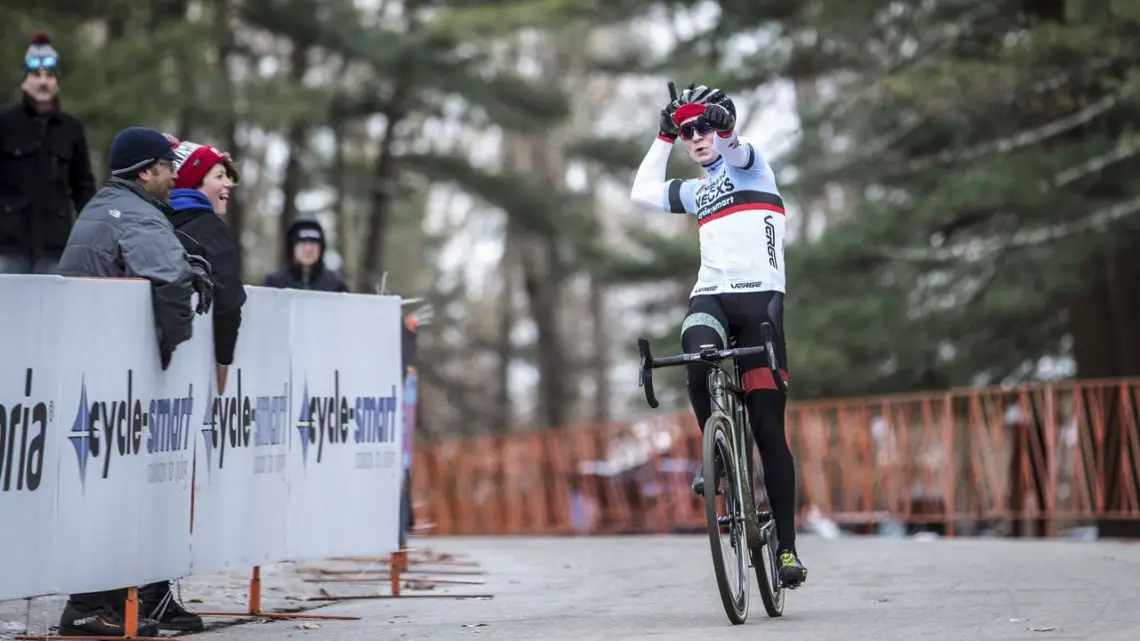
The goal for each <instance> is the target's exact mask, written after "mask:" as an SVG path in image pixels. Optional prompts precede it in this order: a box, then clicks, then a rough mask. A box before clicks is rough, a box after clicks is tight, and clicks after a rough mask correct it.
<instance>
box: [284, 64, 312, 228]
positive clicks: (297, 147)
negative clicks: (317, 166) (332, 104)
mask: <svg viewBox="0 0 1140 641" xmlns="http://www.w3.org/2000/svg"><path fill="white" fill-rule="evenodd" d="M308 53H309V49H308V47H307V46H304V45H303V44H301V43H296V42H295V43H293V51H292V52H291V53H290V54H289V74H290V78H291V79H292V80H293V82H295V83H297V84H298V85H300V84H301V83H302V82H303V81H304V79H305V73H306V72H308V70H309V56H308ZM308 132H309V127H308V124H307V123H305V122H303V121H302V120H300V119H298V120H295V121H294V122H293V123H292V124H291V125H289V134H288V136H287V139H288V142H289V145H288V151H287V153H288V154H289V159H288V160H287V161H286V163H285V179H284V180H283V181H282V183H281V197H282V203H281V218H280V219H279V220H278V221H277V230H278V234H279V236H278V241H279V242H280V243H281V244H282V245H284V244H285V237H286V236H287V235H288V231H289V226H290V225H292V224H293V221H294V219H296V218H297V194H299V193H301V186H302V184H303V183H304V175H303V174H302V172H301V155H302V154H303V153H304V150H305V140H306V138H307V136H308Z"/></svg>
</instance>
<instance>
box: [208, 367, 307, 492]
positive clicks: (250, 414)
mask: <svg viewBox="0 0 1140 641" xmlns="http://www.w3.org/2000/svg"><path fill="white" fill-rule="evenodd" d="M234 383H235V386H234V388H233V389H234V392H235V393H234V394H233V395H232V396H229V395H221V396H214V390H213V388H211V389H210V398H209V400H208V401H207V403H208V408H209V409H208V411H207V412H206V413H205V416H204V417H203V420H202V441H203V445H204V446H205V448H204V449H205V452H206V470H207V477H209V476H210V475H212V474H213V471H214V469H215V463H216V467H217V469H219V470H221V469H225V467H226V455H227V454H229V455H230V457H231V458H232V457H233V456H235V455H238V454H237V452H235V450H237V451H238V452H240V451H242V450H250V449H252V451H253V453H254V454H253V473H254V474H274V473H282V472H284V471H285V451H284V448H283V447H282V448H279V449H280V450H281V451H271V450H269V449H267V448H272V447H274V446H283V445H285V441H286V437H288V435H289V384H288V383H285V384H284V385H283V390H282V393H281V394H280V395H272V396H249V395H247V394H246V389H245V384H244V381H243V377H242V371H241V369H240V368H239V369H238V370H237V376H236V380H235V381H234Z"/></svg>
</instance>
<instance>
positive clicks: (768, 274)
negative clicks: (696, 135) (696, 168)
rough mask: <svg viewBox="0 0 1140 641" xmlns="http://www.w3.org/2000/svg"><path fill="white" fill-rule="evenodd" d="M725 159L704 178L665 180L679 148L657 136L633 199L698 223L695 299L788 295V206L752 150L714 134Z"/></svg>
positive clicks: (732, 136)
mask: <svg viewBox="0 0 1140 641" xmlns="http://www.w3.org/2000/svg"><path fill="white" fill-rule="evenodd" d="M710 135H712V138H713V147H714V148H715V149H716V150H717V152H719V153H720V158H718V159H717V160H716V161H715V162H713V163H711V164H709V165H707V166H706V167H705V171H706V175H705V177H704V178H693V179H689V180H666V178H665V170H666V168H667V166H668V163H669V153H670V152H671V151H673V142H672V141H670V140H668V139H666V138H663V137H660V136H658V138H657V140H655V141H654V142H653V145H652V146H651V147H650V148H649V152H648V153H646V154H645V159H644V160H642V161H641V166H640V167H638V169H637V175H636V176H635V177H634V179H633V188H632V189H631V191H630V197H631V198H632V199H633V200H634V201H636V202H638V203H641V204H644V205H647V206H650V207H655V208H659V209H661V210H662V211H665V212H670V213H674V214H692V215H694V216H696V217H697V229H698V233H699V235H700V243H701V269H700V272H699V273H698V274H697V283H696V285H694V286H693V291H692V292H691V293H690V294H689V296H690V297H693V296H699V295H704V294H720V293H744V292H756V291H777V292H781V293H784V292H785V286H786V283H785V277H784V231H785V226H786V221H785V218H784V201H783V200H782V199H781V198H780V191H779V189H778V188H777V187H776V176H775V174H773V173H772V168H771V167H769V166H768V162H767V161H766V160H765V159H764V157H763V156H761V155H760V153H759V152H757V151H756V149H755V148H754V147H753V146H752V144H751V143H749V142H747V141H746V140H743V139H741V138H739V137H737V135H736V133H735V132H732V133H730V135H729V136H728V137H724V136H721V135H720V134H715V133H714V134H710Z"/></svg>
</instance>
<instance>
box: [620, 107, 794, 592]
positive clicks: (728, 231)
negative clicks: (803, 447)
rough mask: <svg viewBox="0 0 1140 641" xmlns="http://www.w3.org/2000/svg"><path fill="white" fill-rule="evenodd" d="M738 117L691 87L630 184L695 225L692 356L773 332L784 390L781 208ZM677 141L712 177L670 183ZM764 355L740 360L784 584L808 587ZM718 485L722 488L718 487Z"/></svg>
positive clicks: (697, 400) (688, 332) (698, 384)
mask: <svg viewBox="0 0 1140 641" xmlns="http://www.w3.org/2000/svg"><path fill="white" fill-rule="evenodd" d="M735 128H736V107H735V105H734V104H733V102H732V100H731V99H729V98H728V96H726V95H725V93H724V92H723V91H720V90H718V89H712V88H709V87H706V86H703V85H702V86H690V87H689V88H688V89H686V90H685V91H683V92H682V93H681V96H680V97H679V98H677V99H675V100H673V101H672V102H671V103H669V105H668V106H667V107H666V108H664V109H662V110H661V112H660V121H659V131H658V133H657V140H655V141H654V142H653V145H652V146H651V147H650V148H649V152H648V153H647V154H646V155H645V159H644V160H642V162H641V166H640V167H638V169H637V174H636V176H635V177H634V180H633V188H632V189H631V191H630V197H631V198H632V199H633V200H634V201H635V202H638V203H640V204H643V205H646V206H649V207H654V208H658V209H661V210H663V211H665V212H669V213H674V214H690V215H692V216H695V217H696V219H697V230H698V234H699V236H700V246H701V268H700V271H699V273H698V274H697V282H696V285H695V286H694V287H693V290H692V292H691V294H690V297H689V311H688V314H687V316H686V318H685V321H684V323H683V324H682V327H681V344H682V347H683V349H684V350H685V351H686V352H696V351H699V350H700V349H701V346H702V345H714V346H716V347H717V348H718V349H724V348H727V347H728V343H729V337H730V336H734V337H735V338H736V341H737V346H738V347H756V346H760V345H763V344H764V339H763V336H762V335H761V329H760V328H761V325H762V324H764V323H770V324H771V325H772V328H773V330H774V332H775V336H774V337H773V338H774V341H773V342H774V343H775V346H776V352H777V354H776V356H777V358H778V359H779V363H780V365H781V371H780V376H781V377H783V378H784V380H785V381H786V380H787V370H786V369H784V368H786V367H787V358H786V353H787V348H786V345H785V342H784V291H785V278H784V229H785V221H784V203H783V200H781V198H780V191H779V188H778V187H777V186H776V177H775V175H774V174H773V172H772V168H771V167H769V166H768V163H767V161H766V160H765V159H764V157H763V156H762V155H761V154H760V152H759V151H757V150H756V148H755V147H753V146H752V144H751V143H750V142H748V141H746V140H744V139H742V138H740V137H739V136H738V135H737V132H736V131H735ZM678 137H680V138H681V141H682V143H683V144H684V146H685V151H686V152H687V153H688V156H689V158H690V159H691V160H692V161H693V162H695V163H698V164H699V165H701V167H703V168H704V172H705V175H704V176H703V177H701V178H694V179H689V180H679V179H674V180H667V179H666V176H665V172H666V168H667V166H668V162H669V154H670V152H672V150H673V145H674V143H675V142H676V140H677V138H678ZM766 359H767V357H766V356H765V355H763V354H761V355H759V356H754V357H748V358H742V359H740V363H739V365H740V371H741V376H742V378H743V381H742V382H743V385H744V388H745V391H746V392H747V409H748V417H749V422H750V423H751V427H752V432H753V434H754V435H755V438H756V445H757V447H758V448H759V450H760V459H761V462H762V463H763V466H764V483H765V486H766V488H767V491H768V499H769V502H770V503H771V505H772V513H773V516H774V517H775V520H776V531H777V536H778V538H779V554H778V556H779V560H780V578H781V580H782V581H783V582H784V583H785V584H796V585H798V584H801V583H803V582H804V581H805V580H806V579H807V568H805V567H804V565H803V564H802V563H801V562H800V560H799V556H798V554H797V552H796V532H795V499H796V472H795V463H794V461H793V460H792V453H791V450H790V449H789V448H788V441H787V436H786V434H785V432H784V405H785V402H786V397H785V393H784V392H781V391H780V390H779V389H778V388H777V386H776V382H775V380H774V379H773V377H772V373H771V371H770V369H769V368H768V363H767V360H766ZM708 367H709V365H708V364H706V363H694V364H691V365H689V366H687V368H686V379H687V385H688V392H689V402H690V403H691V405H692V407H693V412H694V413H695V414H696V415H697V423H698V425H699V426H700V428H701V429H702V430H703V429H704V425H705V423H706V422H707V421H708V419H709V417H710V416H711V415H712V406H711V405H712V403H711V399H710V397H709V391H708V388H707V385H706V381H707V375H708ZM714 482H715V480H714ZM704 484H705V478H704V470H699V471H698V472H697V474H696V476H695V477H694V479H693V492H695V493H696V494H698V495H703V494H704Z"/></svg>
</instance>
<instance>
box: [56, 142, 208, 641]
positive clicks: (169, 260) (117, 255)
mask: <svg viewBox="0 0 1140 641" xmlns="http://www.w3.org/2000/svg"><path fill="white" fill-rule="evenodd" d="M171 142H172V141H171V140H170V139H169V138H167V137H166V136H165V135H163V134H161V133H159V132H157V131H155V130H153V129H147V128H145V127H128V128H127V129H124V130H122V131H120V132H119V133H118V134H117V135H116V136H115V139H114V141H113V142H112V143H111V151H110V154H109V157H108V159H107V161H108V162H107V164H108V166H109V167H110V170H111V179H110V180H109V181H108V183H107V186H105V187H103V189H101V190H99V192H98V193H96V194H95V196H94V197H93V198H91V200H90V201H89V202H88V203H87V206H86V207H84V208H83V211H82V212H80V214H79V218H78V219H77V220H76V221H75V226H74V227H73V228H72V230H71V235H70V237H69V238H68V239H67V246H66V247H65V248H64V250H63V256H62V257H61V258H60V261H59V274H60V275H61V276H81V277H107V278H143V279H146V280H148V281H150V283H151V298H152V302H153V305H154V318H155V323H156V324H157V330H158V348H159V359H160V361H161V365H162V369H164V370H165V369H166V368H167V367H168V366H169V365H170V360H171V357H172V356H173V354H174V348H175V347H177V346H178V345H179V344H181V343H183V342H185V341H187V340H189V339H190V334H191V325H192V323H193V320H194V312H195V311H197V312H198V313H199V314H204V313H206V312H207V311H209V308H210V304H211V302H212V301H213V290H212V285H211V282H210V276H209V264H208V263H207V262H206V261H204V260H202V259H200V258H198V257H195V256H191V255H190V254H188V253H187V252H186V250H185V249H183V247H182V244H181V243H180V242H179V241H178V238H177V236H175V232H174V226H173V224H171V222H170V219H169V217H170V216H171V215H173V214H174V210H173V209H171V208H170V205H169V204H167V202H166V201H167V199H168V198H169V197H170V192H171V190H172V189H173V188H174V180H175V177H176V176H177V174H176V172H175V169H174V162H175V160H176V157H175V155H174V150H173V149H171ZM195 292H197V293H198V307H197V310H195V309H193V308H192V306H191V303H192V300H193V294H194V293H195ZM150 587H152V590H151V591H153V586H150ZM126 593H127V591H126V589H125V588H123V589H118V590H107V591H103V592H91V593H84V594H72V595H71V597H70V598H69V599H68V601H67V605H66V606H64V609H63V614H62V615H61V616H60V623H59V632H60V635H61V636H96V637H99V636H108V637H115V636H123V634H124V622H125V611H126ZM144 614H147V613H145V612H144ZM158 630H159V626H158V623H157V622H156V621H153V620H151V619H149V618H145V617H140V620H139V627H138V634H139V636H141V637H154V636H158Z"/></svg>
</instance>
